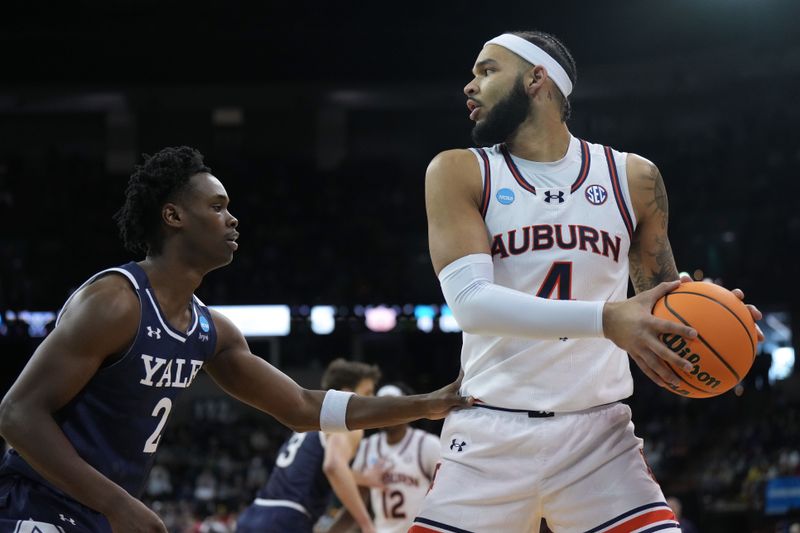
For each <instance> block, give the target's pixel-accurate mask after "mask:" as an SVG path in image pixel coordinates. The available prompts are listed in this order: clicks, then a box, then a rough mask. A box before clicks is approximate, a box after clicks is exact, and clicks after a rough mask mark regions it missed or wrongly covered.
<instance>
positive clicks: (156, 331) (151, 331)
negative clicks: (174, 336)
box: [147, 326, 161, 339]
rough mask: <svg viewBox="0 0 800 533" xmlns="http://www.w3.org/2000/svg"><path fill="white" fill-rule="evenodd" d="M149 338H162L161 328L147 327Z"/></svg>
mask: <svg viewBox="0 0 800 533" xmlns="http://www.w3.org/2000/svg"><path fill="white" fill-rule="evenodd" d="M147 336H148V337H155V338H156V339H160V338H161V328H156V329H153V328H151V327H150V326H147Z"/></svg>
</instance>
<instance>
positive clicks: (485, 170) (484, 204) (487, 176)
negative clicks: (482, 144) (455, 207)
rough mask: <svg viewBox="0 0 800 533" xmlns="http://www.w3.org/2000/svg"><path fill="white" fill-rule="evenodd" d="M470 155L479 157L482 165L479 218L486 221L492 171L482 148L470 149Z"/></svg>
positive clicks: (490, 195)
mask: <svg viewBox="0 0 800 533" xmlns="http://www.w3.org/2000/svg"><path fill="white" fill-rule="evenodd" d="M471 151H472V153H474V154H475V155H477V156H478V157H480V159H481V161H479V163H483V166H482V167H481V174H482V177H483V189H482V191H481V204H480V205H481V217H482V218H483V219H484V220H485V219H486V212H487V211H489V199H490V198H491V197H492V171H491V168H490V166H489V156H488V155H486V150H484V149H483V148H474V149H471Z"/></svg>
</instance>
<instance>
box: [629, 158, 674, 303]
mask: <svg viewBox="0 0 800 533" xmlns="http://www.w3.org/2000/svg"><path fill="white" fill-rule="evenodd" d="M645 180H646V182H647V185H646V189H645V190H646V191H647V192H648V193H649V194H648V197H649V198H651V199H650V200H649V201H648V202H647V205H646V209H647V217H648V219H650V220H651V221H652V222H653V223H655V224H657V226H656V228H657V230H656V232H655V235H653V236H652V237H650V238H649V239H648V242H643V239H642V235H640V234H639V233H638V232H637V233H636V234H634V237H633V241H632V242H631V249H630V254H629V257H630V275H631V281H632V282H633V286H634V288H635V289H636V292H637V293H639V292H642V291H645V290H647V289H651V288H653V287H655V286H656V285H658V284H659V283H661V282H662V281H673V280H676V279H678V269H677V268H676V267H675V259H674V257H673V256H672V247H671V246H670V244H669V239H668V238H667V224H668V220H669V201H668V199H667V189H666V187H664V179H663V178H662V177H661V172H659V171H658V168H657V167H656V166H655V165H653V166H652V168H651V170H650V174H649V175H648V176H646V178H645Z"/></svg>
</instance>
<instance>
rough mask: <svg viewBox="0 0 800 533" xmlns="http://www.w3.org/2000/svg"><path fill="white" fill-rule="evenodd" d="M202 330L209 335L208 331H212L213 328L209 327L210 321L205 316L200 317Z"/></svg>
mask: <svg viewBox="0 0 800 533" xmlns="http://www.w3.org/2000/svg"><path fill="white" fill-rule="evenodd" d="M200 329H202V330H203V331H204V332H205V333H208V330H209V329H211V326H209V325H208V319H207V318H206V317H204V316H201V317H200Z"/></svg>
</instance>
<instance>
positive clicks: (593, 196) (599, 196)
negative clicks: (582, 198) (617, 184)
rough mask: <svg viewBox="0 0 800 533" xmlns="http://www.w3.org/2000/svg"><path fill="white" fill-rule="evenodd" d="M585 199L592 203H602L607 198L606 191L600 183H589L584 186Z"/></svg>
mask: <svg viewBox="0 0 800 533" xmlns="http://www.w3.org/2000/svg"><path fill="white" fill-rule="evenodd" d="M586 199H587V200H589V203H590V204H592V205H602V204H604V203H605V201H606V199H608V193H607V192H606V190H605V189H604V188H603V186H602V185H589V186H588V187H587V188H586Z"/></svg>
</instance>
